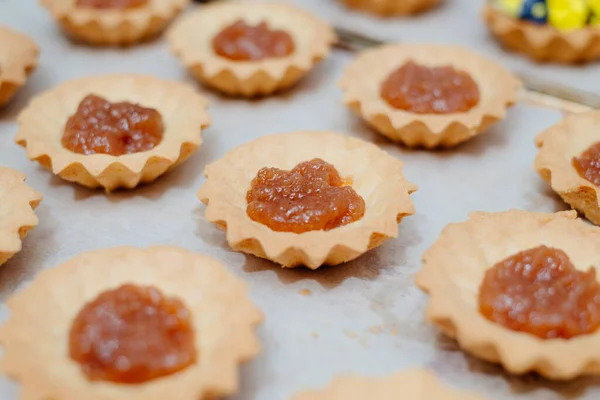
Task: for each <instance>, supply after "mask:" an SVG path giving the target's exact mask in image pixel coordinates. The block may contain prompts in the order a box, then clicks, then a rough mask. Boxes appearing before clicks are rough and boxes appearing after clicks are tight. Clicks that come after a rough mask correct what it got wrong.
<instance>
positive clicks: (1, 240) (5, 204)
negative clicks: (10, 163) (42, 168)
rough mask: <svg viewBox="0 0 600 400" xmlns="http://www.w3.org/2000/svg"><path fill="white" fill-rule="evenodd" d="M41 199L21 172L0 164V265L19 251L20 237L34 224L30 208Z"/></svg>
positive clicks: (36, 220)
mask: <svg viewBox="0 0 600 400" xmlns="http://www.w3.org/2000/svg"><path fill="white" fill-rule="evenodd" d="M41 201H42V195H41V194H40V193H38V192H36V191H35V190H33V189H32V188H30V187H29V186H27V185H26V184H25V175H23V174H21V173H20V172H17V171H14V170H12V169H10V168H5V167H0V265H2V264H4V263H5V262H6V261H7V260H8V259H9V258H11V257H12V256H14V255H15V254H16V253H18V252H19V251H21V246H22V243H21V240H22V239H23V238H25V236H27V232H29V231H30V230H31V229H33V228H34V227H36V226H37V224H38V218H37V217H36V215H35V213H34V212H33V210H35V208H36V207H37V206H38V204H40V202H41Z"/></svg>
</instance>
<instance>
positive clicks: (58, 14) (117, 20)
mask: <svg viewBox="0 0 600 400" xmlns="http://www.w3.org/2000/svg"><path fill="white" fill-rule="evenodd" d="M41 2H42V4H43V5H44V6H46V8H48V10H49V11H50V12H51V13H52V16H53V17H54V19H55V20H56V21H57V22H58V23H59V24H60V26H61V28H62V29H63V31H65V32H66V33H67V34H68V35H69V36H70V37H72V38H73V39H75V40H78V41H81V42H84V43H89V44H92V45H131V44H135V43H138V42H141V41H144V40H147V39H151V38H154V37H156V36H157V35H159V34H160V33H162V32H163V31H164V30H165V28H166V27H167V26H168V24H169V23H170V22H171V21H172V20H173V19H174V18H175V17H176V16H177V15H178V14H179V13H180V12H181V11H182V10H183V9H184V8H185V7H186V6H187V5H188V3H189V2H190V0H41Z"/></svg>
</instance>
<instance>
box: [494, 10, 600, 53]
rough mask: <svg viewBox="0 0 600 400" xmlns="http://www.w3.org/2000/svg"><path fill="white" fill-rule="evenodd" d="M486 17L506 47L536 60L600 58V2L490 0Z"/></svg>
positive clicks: (497, 37) (496, 35)
mask: <svg viewBox="0 0 600 400" xmlns="http://www.w3.org/2000/svg"><path fill="white" fill-rule="evenodd" d="M483 17H484V20H485V22H486V24H487V26H488V28H489V30H490V31H491V32H492V34H493V35H494V36H495V37H496V39H498V41H499V42H500V43H501V44H502V45H503V46H504V47H506V48H507V49H510V50H512V51H516V52H519V53H522V54H525V55H527V56H528V57H530V58H532V59H534V60H537V61H551V62H560V63H568V64H572V63H580V62H588V61H593V60H598V59H600V2H599V1H597V0H588V1H580V0H577V1H557V0H545V1H544V0H542V1H524V0H517V1H510V0H488V2H487V4H486V5H485V8H484V12H483Z"/></svg>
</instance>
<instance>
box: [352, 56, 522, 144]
mask: <svg viewBox="0 0 600 400" xmlns="http://www.w3.org/2000/svg"><path fill="white" fill-rule="evenodd" d="M410 60H412V61H414V62H416V63H417V64H421V65H425V66H428V67H436V66H448V65H450V66H452V67H454V68H456V69H459V70H463V71H465V72H467V73H468V74H469V75H470V76H471V78H473V80H474V81H475V82H476V83H477V85H478V87H479V92H480V100H479V103H478V104H477V105H476V106H475V107H473V108H472V109H471V110H469V111H467V112H462V113H449V114H414V113H411V112H407V111H404V110H399V109H396V108H394V107H392V106H390V105H389V104H388V103H387V102H386V101H385V100H384V99H383V98H382V97H381V95H380V87H381V84H382V83H383V82H384V81H385V79H386V78H387V77H388V76H389V74H391V73H392V72H393V71H395V70H396V69H397V68H399V67H401V66H402V65H404V64H405V63H406V62H408V61H410ZM340 87H341V88H342V90H343V91H344V103H345V104H346V105H347V106H348V107H349V108H350V109H352V110H353V111H354V112H355V113H356V114H357V115H359V116H360V117H362V118H363V119H364V120H365V121H366V122H367V123H368V124H370V125H371V126H373V127H374V128H375V129H376V130H377V131H379V132H380V133H381V134H383V135H385V136H387V137H388V138H390V139H392V140H394V141H398V142H401V143H403V144H404V145H406V146H409V147H425V148H428V149H431V148H436V147H452V146H455V145H457V144H459V143H462V142H464V141H465V140H468V139H470V138H472V137H473V136H475V135H477V134H478V133H480V132H483V131H485V130H486V129H487V128H488V127H490V126H491V125H492V124H494V123H495V122H497V121H499V120H501V119H502V118H504V116H505V114H506V109H507V108H508V107H509V106H511V105H512V104H514V102H515V101H516V99H517V94H518V89H519V87H520V83H519V81H518V80H517V79H516V78H515V77H513V76H512V75H511V74H510V73H509V72H508V71H506V70H505V69H504V68H503V67H501V66H499V65H497V64H495V63H493V62H491V61H488V60H487V59H485V58H483V57H481V56H479V55H477V54H475V53H472V52H470V51H468V50H465V49H463V48H460V47H456V46H443V45H432V44H427V45H426V44H397V45H385V46H380V47H377V48H374V49H370V50H366V51H363V52H361V53H359V55H358V57H357V58H356V59H355V61H354V62H353V63H352V64H350V66H348V67H347V68H346V71H345V72H344V75H343V77H342V79H341V81H340Z"/></svg>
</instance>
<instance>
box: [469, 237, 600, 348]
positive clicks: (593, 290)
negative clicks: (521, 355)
mask: <svg viewBox="0 0 600 400" xmlns="http://www.w3.org/2000/svg"><path fill="white" fill-rule="evenodd" d="M479 310H480V311H481V313H482V314H483V315H484V316H485V317H486V318H487V319H489V320H490V321H493V322H496V323H498V324H500V325H503V326H505V327H507V328H509V329H512V330H514V331H520V332H527V333H530V334H532V335H535V336H537V337H539V338H542V339H554V338H562V339H569V338H572V337H575V336H579V335H584V334H588V333H592V332H594V331H595V330H596V329H597V328H598V326H600V285H599V284H598V281H597V280H596V270H595V269H594V268H590V270H589V271H587V272H582V271H578V270H577V269H575V267H574V266H573V264H572V263H571V260H570V259H569V257H568V256H567V254H566V253H565V252H564V251H562V250H560V249H555V248H552V247H547V246H539V247H535V248H532V249H529V250H525V251H523V252H520V253H517V254H515V255H513V256H511V257H508V258H506V259H504V260H502V261H500V262H499V263H497V264H496V265H494V266H493V267H492V268H491V269H489V270H488V271H487V272H486V274H485V277H484V279H483V282H482V284H481V287H480V289H479Z"/></svg>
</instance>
